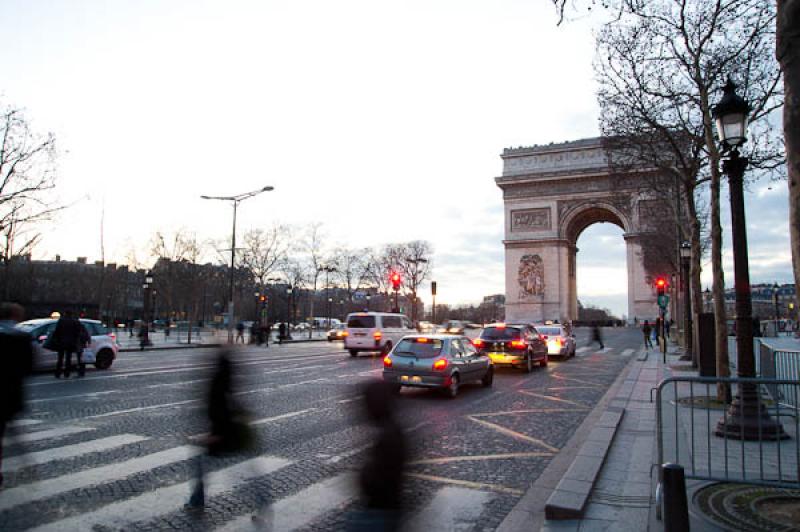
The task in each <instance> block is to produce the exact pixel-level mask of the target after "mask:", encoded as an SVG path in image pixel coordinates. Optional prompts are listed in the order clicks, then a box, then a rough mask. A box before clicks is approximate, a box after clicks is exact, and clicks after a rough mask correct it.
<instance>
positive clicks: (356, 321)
mask: <svg viewBox="0 0 800 532" xmlns="http://www.w3.org/2000/svg"><path fill="white" fill-rule="evenodd" d="M347 326H348V327H350V328H351V329H372V328H374V327H375V316H350V317H349V318H348V319H347Z"/></svg>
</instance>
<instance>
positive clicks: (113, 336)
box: [108, 332, 117, 342]
mask: <svg viewBox="0 0 800 532" xmlns="http://www.w3.org/2000/svg"><path fill="white" fill-rule="evenodd" d="M108 337H109V338H111V340H112V341H114V342H116V341H117V335H116V334H115V333H113V332H112V333H108Z"/></svg>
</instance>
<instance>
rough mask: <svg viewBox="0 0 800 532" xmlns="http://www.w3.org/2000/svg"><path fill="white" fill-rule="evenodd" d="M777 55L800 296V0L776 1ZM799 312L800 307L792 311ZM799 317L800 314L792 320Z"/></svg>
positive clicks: (793, 258)
mask: <svg viewBox="0 0 800 532" xmlns="http://www.w3.org/2000/svg"><path fill="white" fill-rule="evenodd" d="M776 25H777V28H776V32H777V47H776V55H777V58H778V62H779V63H780V65H781V70H782V71H783V90H784V104H783V135H784V142H785V143H786V169H787V173H788V181H789V234H790V235H791V246H792V265H793V269H794V284H795V290H796V293H797V294H800V0H778V16H777V21H776ZM795 312H796V313H800V305H798V306H797V307H796V308H795ZM798 318H800V314H798V315H796V316H794V319H796V320H797V319H798Z"/></svg>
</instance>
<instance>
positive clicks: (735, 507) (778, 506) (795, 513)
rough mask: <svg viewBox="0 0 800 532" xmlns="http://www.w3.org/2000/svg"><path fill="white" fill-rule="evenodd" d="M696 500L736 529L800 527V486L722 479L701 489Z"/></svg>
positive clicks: (716, 517)
mask: <svg viewBox="0 0 800 532" xmlns="http://www.w3.org/2000/svg"><path fill="white" fill-rule="evenodd" d="M694 500H695V504H697V506H698V507H699V508H700V509H701V510H702V511H703V513H704V514H705V515H706V516H707V517H709V518H711V519H713V520H714V521H716V522H717V523H719V524H721V525H724V526H726V527H730V528H731V529H733V530H752V531H761V530H780V531H783V530H800V490H789V489H781V488H769V487H763V486H748V485H746V484H726V483H720V484H712V485H710V486H707V487H705V488H702V489H700V490H698V492H697V493H696V494H695V496H694Z"/></svg>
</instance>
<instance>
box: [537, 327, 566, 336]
mask: <svg viewBox="0 0 800 532" xmlns="http://www.w3.org/2000/svg"><path fill="white" fill-rule="evenodd" d="M537 329H539V332H540V333H542V334H545V335H547V336H560V335H561V327H537Z"/></svg>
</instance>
